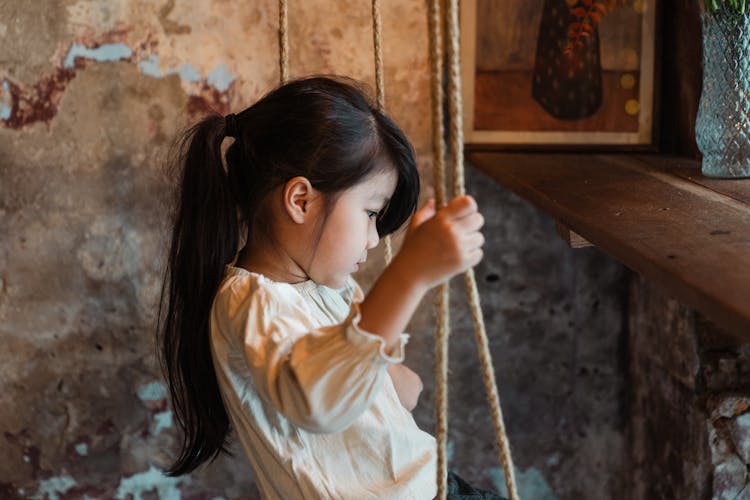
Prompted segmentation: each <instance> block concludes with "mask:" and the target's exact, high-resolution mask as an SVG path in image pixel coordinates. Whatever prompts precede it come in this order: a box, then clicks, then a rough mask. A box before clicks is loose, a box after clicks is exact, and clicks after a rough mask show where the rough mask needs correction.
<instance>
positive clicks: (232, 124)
mask: <svg viewBox="0 0 750 500" xmlns="http://www.w3.org/2000/svg"><path fill="white" fill-rule="evenodd" d="M224 128H225V130H226V136H227V137H234V138H235V139H236V138H238V137H239V134H240V131H239V129H238V128H237V115H235V114H234V113H229V114H228V115H227V116H225V117H224Z"/></svg>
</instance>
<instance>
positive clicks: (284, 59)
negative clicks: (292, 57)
mask: <svg viewBox="0 0 750 500" xmlns="http://www.w3.org/2000/svg"><path fill="white" fill-rule="evenodd" d="M288 31H289V6H288V5H287V0H279V80H280V81H281V84H282V85H283V84H285V83H286V82H287V81H289V35H288Z"/></svg>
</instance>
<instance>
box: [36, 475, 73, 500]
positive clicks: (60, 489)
mask: <svg viewBox="0 0 750 500" xmlns="http://www.w3.org/2000/svg"><path fill="white" fill-rule="evenodd" d="M76 484H78V483H76V481H75V479H73V478H72V477H70V476H58V477H51V478H49V479H45V480H43V481H39V489H38V490H37V495H38V498H49V500H59V499H60V497H59V496H58V494H63V495H64V494H65V492H66V491H68V490H69V489H71V488H72V487H73V486H75V485H76ZM35 498H36V497H35Z"/></svg>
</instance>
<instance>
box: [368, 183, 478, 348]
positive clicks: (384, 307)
mask: <svg viewBox="0 0 750 500" xmlns="http://www.w3.org/2000/svg"><path fill="white" fill-rule="evenodd" d="M483 225H484V217H482V214H480V213H479V211H478V209H477V204H476V201H474V198H472V197H471V196H457V197H456V198H453V199H452V200H451V202H450V203H448V204H447V205H446V206H445V207H443V208H442V209H441V210H440V211H438V212H437V213H436V212H435V208H434V205H433V204H432V202H428V203H427V204H426V205H425V206H424V207H422V208H421V209H420V210H419V211H417V213H416V214H414V217H413V219H412V223H411V226H410V229H409V231H408V232H407V234H406V237H405V238H404V243H403V245H402V246H401V251H400V252H399V253H398V254H397V255H396V256H395V257H394V259H393V261H392V262H391V264H390V265H389V266H388V267H386V268H385V270H384V271H383V273H382V274H381V275H380V278H378V280H377V281H376V282H375V284H374V285H373V286H372V289H370V292H369V293H368V294H367V297H365V299H364V300H363V301H362V303H361V304H360V312H361V315H362V316H361V320H360V323H359V326H360V327H361V328H362V329H364V330H366V331H368V332H372V333H374V334H377V335H380V336H381V337H383V339H384V340H385V343H386V353H388V352H390V350H392V349H394V348H395V347H397V345H398V343H399V339H400V334H401V332H403V331H404V329H405V328H406V326H407V324H408V323H409V320H410V319H411V317H412V315H413V314H414V312H415V311H416V309H417V306H419V303H420V301H421V300H422V297H424V295H425V294H426V293H427V291H428V290H430V289H431V288H432V287H434V286H435V285H437V284H439V283H441V282H444V281H445V280H446V279H449V278H450V277H451V276H454V275H456V274H458V273H460V272H463V271H465V270H466V269H468V268H470V267H472V266H475V265H476V264H478V263H479V261H480V260H482V255H483V253H482V245H483V244H484V236H482V233H481V232H479V229H480V228H481V227H482V226H483Z"/></svg>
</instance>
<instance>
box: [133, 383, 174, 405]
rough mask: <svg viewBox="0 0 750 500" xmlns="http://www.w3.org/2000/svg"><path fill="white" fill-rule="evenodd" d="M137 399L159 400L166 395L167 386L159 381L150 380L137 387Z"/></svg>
mask: <svg viewBox="0 0 750 500" xmlns="http://www.w3.org/2000/svg"><path fill="white" fill-rule="evenodd" d="M137 394H138V399H140V400H141V401H144V402H146V401H160V400H162V399H164V398H166V397H167V388H166V387H165V386H164V384H162V383H161V382H150V383H148V384H144V385H142V386H140V387H139V388H138V391H137Z"/></svg>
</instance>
